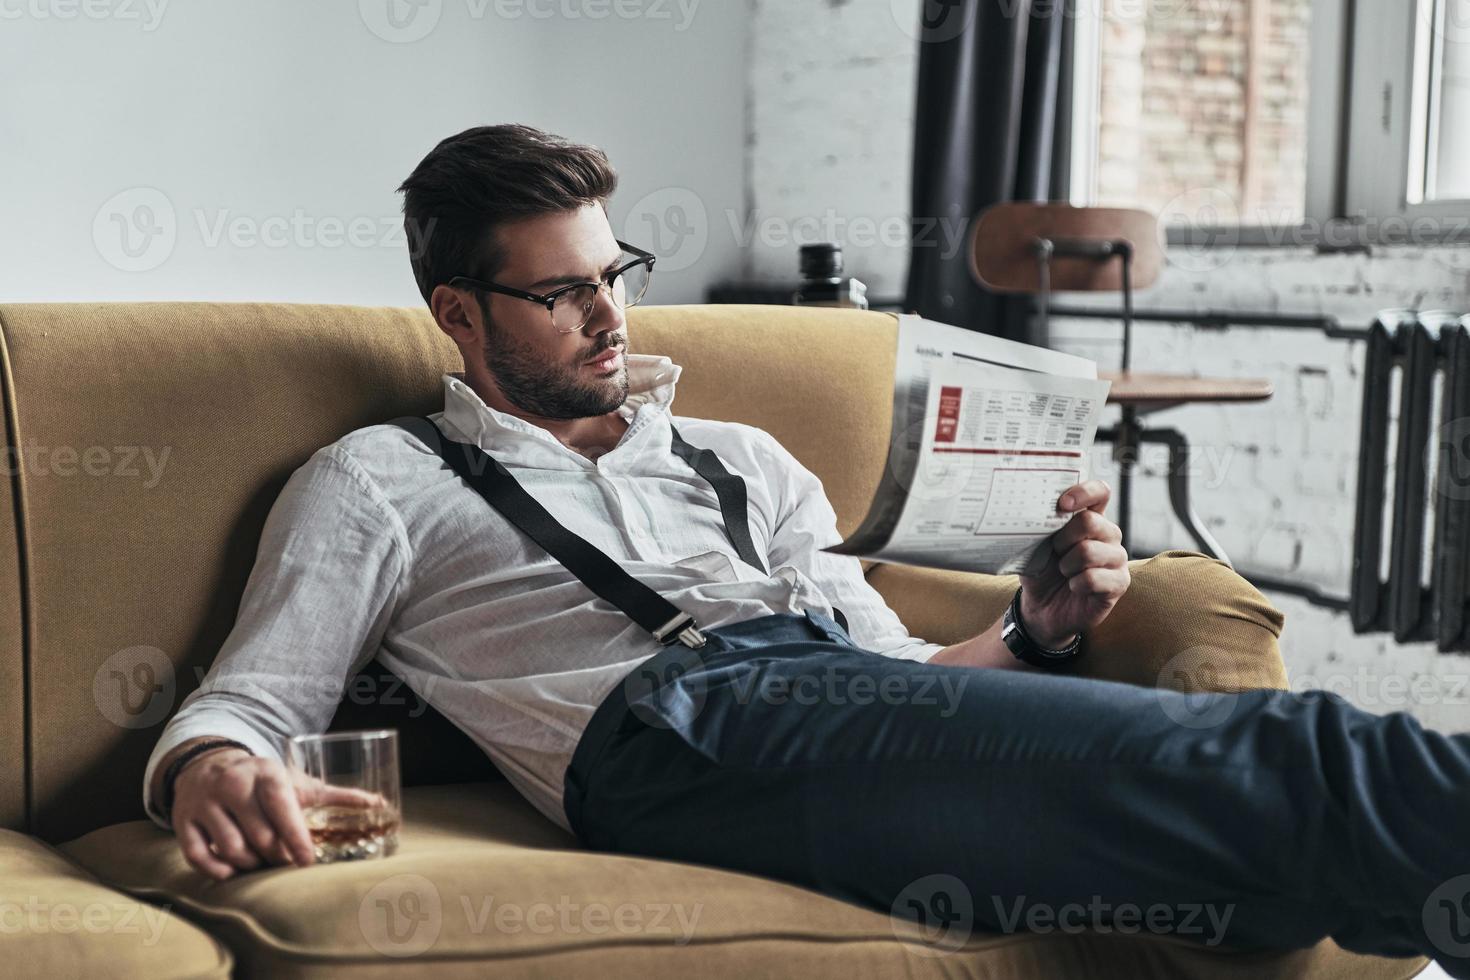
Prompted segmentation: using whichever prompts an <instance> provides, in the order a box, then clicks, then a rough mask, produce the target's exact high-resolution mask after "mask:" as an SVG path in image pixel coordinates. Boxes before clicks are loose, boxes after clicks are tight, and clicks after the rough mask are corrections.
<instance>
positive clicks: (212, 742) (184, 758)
mask: <svg viewBox="0 0 1470 980" xmlns="http://www.w3.org/2000/svg"><path fill="white" fill-rule="evenodd" d="M229 747H234V748H237V749H244V750H245V751H246V752H250V746H248V745H245V744H244V743H243V742H237V741H235V740H234V739H233V738H209V739H205V740H204V741H203V742H200V743H198V744H197V745H191V746H189V748H188V749H187V750H185V751H184V752H183V753H181V754H180V755H179V757H178V758H177V759H175V760H174V761H173V762H170V763H169V764H168V768H167V769H165V770H164V771H163V801H162V803H161V805H160V807H159V810H160V812H161V814H162V816H163V819H164V820H166V821H168V822H169V823H172V822H173V810H174V783H175V782H176V781H177V780H178V778H179V773H181V772H183V771H184V767H185V766H187V765H188V764H189V763H190V762H192V761H194V760H195V759H197V758H198V757H199V756H201V755H203V754H204V753H206V752H210V751H213V750H214V749H223V748H229ZM250 754H251V755H254V754H255V753H254V752H250Z"/></svg>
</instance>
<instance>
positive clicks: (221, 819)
mask: <svg viewBox="0 0 1470 980" xmlns="http://www.w3.org/2000/svg"><path fill="white" fill-rule="evenodd" d="M196 819H197V820H198V822H199V823H200V824H201V825H203V827H204V834H205V836H206V837H208V838H209V841H210V843H212V844H213V845H214V853H215V854H216V855H218V856H219V857H220V858H221V859H222V860H224V861H226V862H228V863H229V864H231V865H232V866H234V867H236V868H238V869H240V870H241V871H251V870H253V869H255V868H258V867H260V855H259V854H256V853H255V851H253V850H251V848H250V845H249V844H247V843H245V838H244V837H243V836H242V835H241V833H240V828H239V827H237V826H235V821H234V819H233V818H232V817H231V816H230V815H229V814H228V813H226V812H225V811H224V810H223V809H221V808H220V807H218V806H212V807H210V808H209V809H207V810H205V811H204V813H203V814H202V815H201V816H199V817H197V818H196Z"/></svg>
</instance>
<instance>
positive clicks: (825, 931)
mask: <svg viewBox="0 0 1470 980" xmlns="http://www.w3.org/2000/svg"><path fill="white" fill-rule="evenodd" d="M0 337H3V351H0V357H3V364H0V366H3V375H0V381H3V385H4V390H3V394H4V414H5V434H6V439H7V450H8V452H7V462H8V463H9V471H8V472H9V477H10V478H9V479H7V480H5V481H0V495H3V497H4V499H3V500H0V525H3V531H0V533H3V538H4V542H5V543H4V549H3V553H0V617H3V627H0V730H3V731H4V733H5V736H6V745H7V746H9V748H10V751H7V752H5V753H0V827H3V828H6V829H5V830H4V831H0V882H3V885H0V928H5V927H6V924H7V923H11V922H15V921H20V920H18V919H17V918H16V917H15V916H13V915H11V913H12V911H13V907H14V906H16V905H17V904H18V903H27V902H29V903H30V904H31V905H37V904H40V905H45V906H47V907H48V908H52V909H53V910H54V909H56V908H70V909H83V908H92V907H93V906H99V905H100V906H106V907H108V908H111V909H114V910H115V911H116V912H117V914H118V915H122V914H124V912H125V910H127V909H128V908H133V909H134V916H133V917H134V918H135V919H136V918H137V906H138V903H139V901H140V900H141V901H142V902H146V903H149V907H150V909H151V910H152V911H154V912H155V913H156V916H155V918H156V921H159V922H163V923H165V925H166V927H165V928H160V929H156V930H152V931H143V932H137V931H134V932H127V931H124V930H122V929H121V928H118V927H112V926H109V925H108V923H110V922H112V920H110V919H106V918H105V916H103V915H101V914H94V915H93V920H94V921H95V922H96V923H97V924H98V925H99V928H97V929H95V930H91V931H88V930H85V929H74V930H71V931H62V930H60V929H48V928H45V927H43V925H38V924H35V923H30V924H28V925H24V926H22V928H21V935H22V937H23V938H24V940H25V941H24V942H12V941H10V937H7V941H6V943H5V944H4V946H3V947H0V949H3V950H4V951H5V954H6V956H5V962H4V964H3V966H0V973H3V974H4V975H7V976H17V975H20V976H44V977H57V976H77V975H85V976H103V975H108V974H112V975H117V976H126V975H132V976H147V977H165V976H215V975H219V976H223V975H225V974H227V973H229V972H231V971H233V973H234V975H236V976H246V977H267V976H268V977H344V976H345V977H379V976H383V977H386V976H401V975H404V974H409V975H416V974H418V973H426V974H429V975H433V976H444V977H450V976H466V977H468V976H475V977H484V976H517V977H519V976H549V977H583V976H585V977H595V978H597V980H615V978H622V977H628V978H637V980H646V978H648V977H652V976H662V975H676V976H688V975H697V976H701V977H751V976H800V977H815V976H832V977H842V978H844V980H856V978H862V977H894V976H908V977H931V976H933V977H941V976H943V977H955V976H967V977H995V978H1002V977H1003V978H1017V980H1019V978H1035V980H1041V978H1080V977H1120V978H1122V977H1127V978H1139V977H1208V978H1241V980H1245V978H1250V980H1268V978H1286V977H1321V978H1342V980H1347V978H1355V980H1369V978H1373V980H1390V978H1403V977H1410V976H1413V975H1415V974H1417V973H1418V972H1419V971H1420V970H1421V969H1422V968H1423V967H1424V966H1425V964H1426V962H1427V961H1425V960H1422V959H1415V960H1394V959H1381V958H1375V957H1366V956H1360V955H1356V954H1351V953H1348V952H1345V951H1343V950H1342V949H1340V948H1338V947H1337V946H1336V945H1335V944H1333V943H1332V942H1330V941H1327V942H1323V943H1322V944H1320V945H1318V946H1316V947H1315V948H1312V949H1301V950H1291V951H1243V950H1228V949H1223V948H1214V949H1210V948H1205V947H1202V946H1198V945H1195V944H1194V943H1192V942H1190V941H1188V940H1184V939H1179V938H1175V937H1168V936H1139V935H1120V934H1117V933H1112V934H1104V933H1101V932H1081V933H1062V932H1057V933H1050V934H1043V933H1035V934H1014V935H981V934H978V933H977V934H974V935H969V936H968V937H965V936H961V937H959V939H960V940H962V941H960V942H954V941H953V940H954V939H955V937H953V936H950V937H947V941H946V943H945V944H944V945H943V946H942V947H941V946H936V945H935V944H934V943H932V942H928V941H926V937H923V936H920V935H918V934H916V933H915V932H914V931H913V930H912V929H909V928H907V927H906V926H905V925H903V924H902V923H898V922H896V921H894V920H892V919H890V917H889V916H887V915H884V914H882V913H879V912H875V911H872V910H869V909H865V908H859V907H856V906H853V905H849V904H846V903H844V902H841V901H837V900H834V899H831V898H828V897H825V896H822V895H819V894H815V893H813V892H810V891H806V890H803V889H801V888H797V887H793V886H791V885H787V884H782V883H778V882H774V881H767V880H764V879H761V878H756V877H752V876H748V875H742V874H734V873H730V872H726V871H721V870H718V869H714V868H707V867H694V866H686V865H680V864H675V863H671V862H663V861H656V860H647V859H638V858H630V857H619V856H610V855H602V854H595V853H590V852H587V851H584V850H581V849H580V848H578V846H577V845H576V843H575V841H573V840H572V839H570V838H569V837H568V836H567V835H566V834H565V833H563V832H562V831H561V830H559V829H558V828H556V827H554V826H553V825H552V824H550V823H549V822H548V821H546V820H545V819H544V818H542V817H541V816H540V815H539V814H537V813H536V812H535V811H534V810H533V809H531V808H530V806H528V805H527V804H525V803H524V802H522V801H521V800H520V799H519V798H518V797H517V796H516V794H515V793H514V792H513V791H512V790H511V789H510V788H509V787H508V785H507V784H506V783H505V782H504V781H502V780H499V779H498V778H497V774H496V773H495V772H494V771H493V768H492V767H490V766H489V765H488V763H487V762H486V761H485V759H484V757H483V755H482V754H481V753H479V752H477V751H476V750H475V749H474V747H473V745H472V744H471V743H470V742H469V741H468V739H467V738H465V737H464V736H463V735H461V734H460V733H459V732H458V731H457V730H456V729H454V728H453V727H452V726H451V725H449V724H448V723H447V722H446V721H445V720H444V719H443V718H442V717H440V716H438V715H437V714H435V713H434V712H433V711H432V709H426V707H425V705H424V704H423V703H422V702H420V701H417V699H416V698H415V697H414V696H413V695H412V693H411V692H408V691H406V690H403V689H401V688H399V687H398V686H397V685H396V683H395V680H396V679H394V678H392V677H391V676H389V675H385V674H384V673H383V671H382V668H380V667H376V666H372V667H370V668H368V669H367V670H365V671H364V674H363V675H362V676H360V677H359V678H357V679H354V680H353V681H352V682H351V683H350V684H349V687H348V692H349V693H348V697H347V699H346V700H345V701H344V703H343V708H342V710H341V711H340V712H339V714H338V717H337V719H336V720H335V721H334V723H333V727H338V728H340V727H360V726H362V725H366V724H391V725H394V726H396V727H398V728H399V729H400V731H401V733H402V740H403V747H404V777H405V785H406V786H407V787H408V788H407V790H406V794H405V799H406V802H405V810H406V826H405V828H404V832H403V837H402V845H401V849H400V852H399V853H398V854H397V855H396V856H394V857H393V858H390V859H388V860H385V861H380V862H367V863H356V864H339V865H324V866H314V867H311V868H305V869H289V868H286V869H281V868H277V869H270V870H264V871H259V872H255V873H251V874H245V875H241V876H237V877H236V878H233V879H231V880H229V881H226V882H220V883H214V882H210V881H207V880H206V879H204V878H203V877H202V876H199V875H197V874H195V873H193V872H192V871H191V870H190V869H189V868H188V866H187V865H186V864H185V862H184V861H183V858H182V856H181V855H180V853H179V851H178V848H177V846H176V845H175V842H174V840H173V838H172V837H171V836H170V835H169V834H167V833H165V832H164V831H162V830H160V829H159V828H158V827H157V826H155V825H154V824H153V823H151V822H149V821H147V820H146V819H144V817H143V813H142V803H141V786H140V784H141V776H142V772H143V767H144V764H145V762H146V760H147V758H148V755H149V752H150V750H151V749H152V746H153V744H154V742H155V740H156V739H157V737H158V734H159V732H160V731H161V729H162V726H163V724H164V722H165V721H166V720H167V718H168V717H169V715H170V714H172V711H173V709H174V708H175V707H176V706H177V704H178V703H179V701H180V700H182V698H183V697H184V695H185V694H187V693H188V691H190V690H192V689H193V687H194V686H196V685H197V683H198V681H199V678H200V677H201V676H202V674H203V672H204V671H205V670H207V668H208V667H209V664H210V662H211V661H212V659H213V657H214V654H215V651H216V650H217V649H218V647H219V646H220V643H221V641H222V640H223V639H224V637H225V635H226V633H227V632H228V630H229V629H230V625H231V622H232V619H233V616H234V612H235V607H236V603H237V601H238V598H239V596H240V593H241V590H242V588H243V586H244V583H245V579H246V576H247V575H248V573H249V571H250V568H251V565H252V563H253V561H254V557H255V548H256V543H257V540H258V536H259V531H260V528H261V525H262V523H263V521H264V519H265V515H266V513H267V511H268V509H269V508H270V505H271V502H272V499H273V498H274V496H275V494H276V493H277V492H278V491H279V489H280V487H281V485H282V483H283V482H284V481H285V479H286V477H287V476H288V475H289V474H290V473H291V471H292V470H293V469H295V468H296V467H297V466H299V465H300V464H301V463H302V462H303V461H304V460H305V459H306V458H307V456H308V455H310V454H311V452H312V451H313V450H315V449H316V448H317V447H319V446H321V445H324V444H326V443H328V442H331V441H332V440H334V439H335V438H337V437H338V436H340V435H342V434H343V433H345V432H348V431H350V430H352V429H355V428H358V427H360V426H365V425H369V424H372V423H375V422H381V421H385V420H387V419H390V418H393V417H395V416H398V415H402V414H406V413H424V412H432V411H435V410H437V409H438V408H439V407H440V405H439V400H440V391H441V388H440V382H439V376H440V374H441V372H443V371H445V370H457V369H458V367H459V362H458V359H457V357H458V355H457V352H456V351H455V350H454V348H453V347H452V346H451V345H450V344H449V343H448V341H447V340H445V339H444V338H443V336H442V335H441V334H440V333H439V332H438V331H437V330H436V329H435V327H434V325H433V323H432V322H431V320H430V319H429V317H428V315H427V313H425V312H424V311H422V310H406V309H366V308H353V307H331V306H299V305H272V304H214V303H159V304H133V303H126V304H103V305H82V304H57V305H8V306H7V305H0ZM630 337H631V346H632V348H633V349H634V350H637V351H642V352H657V353H663V354H668V355H669V356H671V357H673V358H674V360H675V361H676V362H678V363H680V364H682V365H683V366H684V368H685V373H684V376H683V379H682V381H681V382H680V385H679V392H678V398H677V401H676V403H675V410H676V412H677V413H678V414H680V415H692V416H704V417H713V418H722V419H732V420H738V421H742V422H746V423H750V424H753V425H757V426H760V427H762V428H765V429H767V430H769V431H770V432H771V433H773V434H774V435H775V436H776V437H777V438H779V439H780V440H781V441H782V442H783V443H784V444H785V445H786V446H787V447H788V448H790V449H791V450H792V452H794V453H795V454H796V455H797V456H798V457H799V458H800V459H801V460H802V461H803V462H804V463H805V464H806V465H807V466H808V467H810V468H811V469H812V470H813V471H814V472H815V473H816V474H817V475H818V476H820V477H821V479H822V481H823V483H824V485H825V487H826V490H827V492H828V495H829V497H830V498H831V500H832V503H833V505H834V506H835V508H836V510H837V513H838V514H839V516H840V520H841V526H842V529H843V531H844V532H845V531H848V530H850V529H851V528H852V527H853V526H854V525H855V524H856V522H857V521H858V520H859V519H860V518H861V517H862V515H863V512H864V510H865V508H866V504H867V501H868V499H869V497H870V495H871V493H872V491H873V488H874V487H875V485H876V483H877V480H878V476H879V473H880V471H881V468H882V466H883V461H884V454H885V447H886V439H887V426H888V419H889V408H890V399H891V394H892V371H893V349H894V338H895V320H894V319H893V318H892V317H890V316H887V315H884V314H878V313H858V312H849V311H833V310H820V309H805V310H802V309H794V308H777V307H770V308H767V307H739V306H726V307H716V306H707V307H701V306H695V307H649V308H641V309H637V310H634V311H633V315H632V322H631V325H630ZM1133 571H1134V576H1135V584H1134V587H1133V589H1132V590H1131V591H1130V592H1129V594H1128V596H1127V598H1126V599H1125V600H1124V601H1123V603H1122V604H1121V605H1120V606H1119V607H1118V609H1117V611H1116V612H1115V613H1114V615H1113V616H1112V618H1111V619H1110V620H1109V621H1108V623H1107V624H1106V625H1105V626H1104V628H1102V629H1100V630H1098V631H1097V633H1096V634H1095V635H1094V636H1093V637H1092V639H1091V640H1090V647H1091V649H1090V651H1089V657H1088V664H1089V669H1090V670H1091V671H1092V672H1093V673H1094V674H1095V675H1096V676H1099V677H1108V678H1112V679H1116V680H1124V681H1128V682H1132V683H1137V684H1144V685H1154V684H1164V685H1171V686H1183V687H1200V686H1211V687H1216V688H1220V689H1240V688H1245V687H1255V686H1278V687H1279V686H1283V685H1284V684H1285V682H1286V674H1285V670H1284V667H1283V665H1282V662H1281V659H1280V655H1279V653H1278V650H1277V647H1276V638H1277V636H1278V634H1279V631H1280V626H1281V617H1280V614H1279V613H1278V612H1276V611H1275V610H1274V609H1273V608H1272V607H1271V606H1270V604H1269V603H1267V602H1266V601H1265V600H1264V599H1263V598H1262V597H1261V596H1260V594H1259V593H1257V592H1256V591H1255V590H1254V589H1252V588H1251V587H1250V586H1249V585H1247V584H1246V583H1245V582H1243V581H1242V580H1241V579H1239V578H1238V577H1236V576H1235V574H1234V573H1233V572H1231V571H1230V570H1229V569H1228V568H1227V567H1225V566H1224V565H1222V564H1220V563H1218V562H1214V561H1212V560H1209V559H1206V558H1203V557H1200V556H1196V555H1190V554H1187V553H1182V552H1179V553H1169V554H1166V555H1163V556H1160V557H1156V558H1154V559H1151V560H1148V561H1142V562H1137V563H1135V564H1134V568H1133ZM868 575H869V577H870V580H871V581H872V582H873V584H874V586H875V587H877V588H878V589H879V590H880V591H881V592H882V593H883V594H884V596H885V597H886V598H887V599H888V600H889V602H890V603H891V604H892V606H893V607H894V608H895V610H896V611H897V612H898V613H899V615H900V616H901V617H902V618H903V620H904V621H905V623H906V624H907V625H908V626H909V628H910V630H911V631H912V632H913V633H915V634H916V635H919V636H923V637H925V638H927V639H930V640H934V641H937V642H943V643H949V642H955V641H958V640H960V639H962V638H964V637H966V636H968V635H970V634H973V633H974V632H976V631H977V630H979V629H981V628H982V627H983V626H985V625H986V624H987V623H989V622H990V621H992V620H993V619H994V618H995V617H996V616H998V615H999V613H1000V610H1001V607H1002V605H1003V604H1004V602H1005V601H1006V599H1007V598H1008V596H1009V593H1010V591H1011V590H1012V589H1013V588H1014V582H1013V581H1012V580H1006V579H999V578H991V577H986V576H978V575H963V574H954V573H944V572H932V571H921V570H916V569H910V568H903V567H899V566H885V565H873V566H870V567H869V569H868ZM160 910H161V911H160ZM7 916H9V918H7ZM52 919H54V915H53V916H52V918H51V919H47V920H46V921H45V926H50V925H51V924H52ZM104 964H105V965H104Z"/></svg>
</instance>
